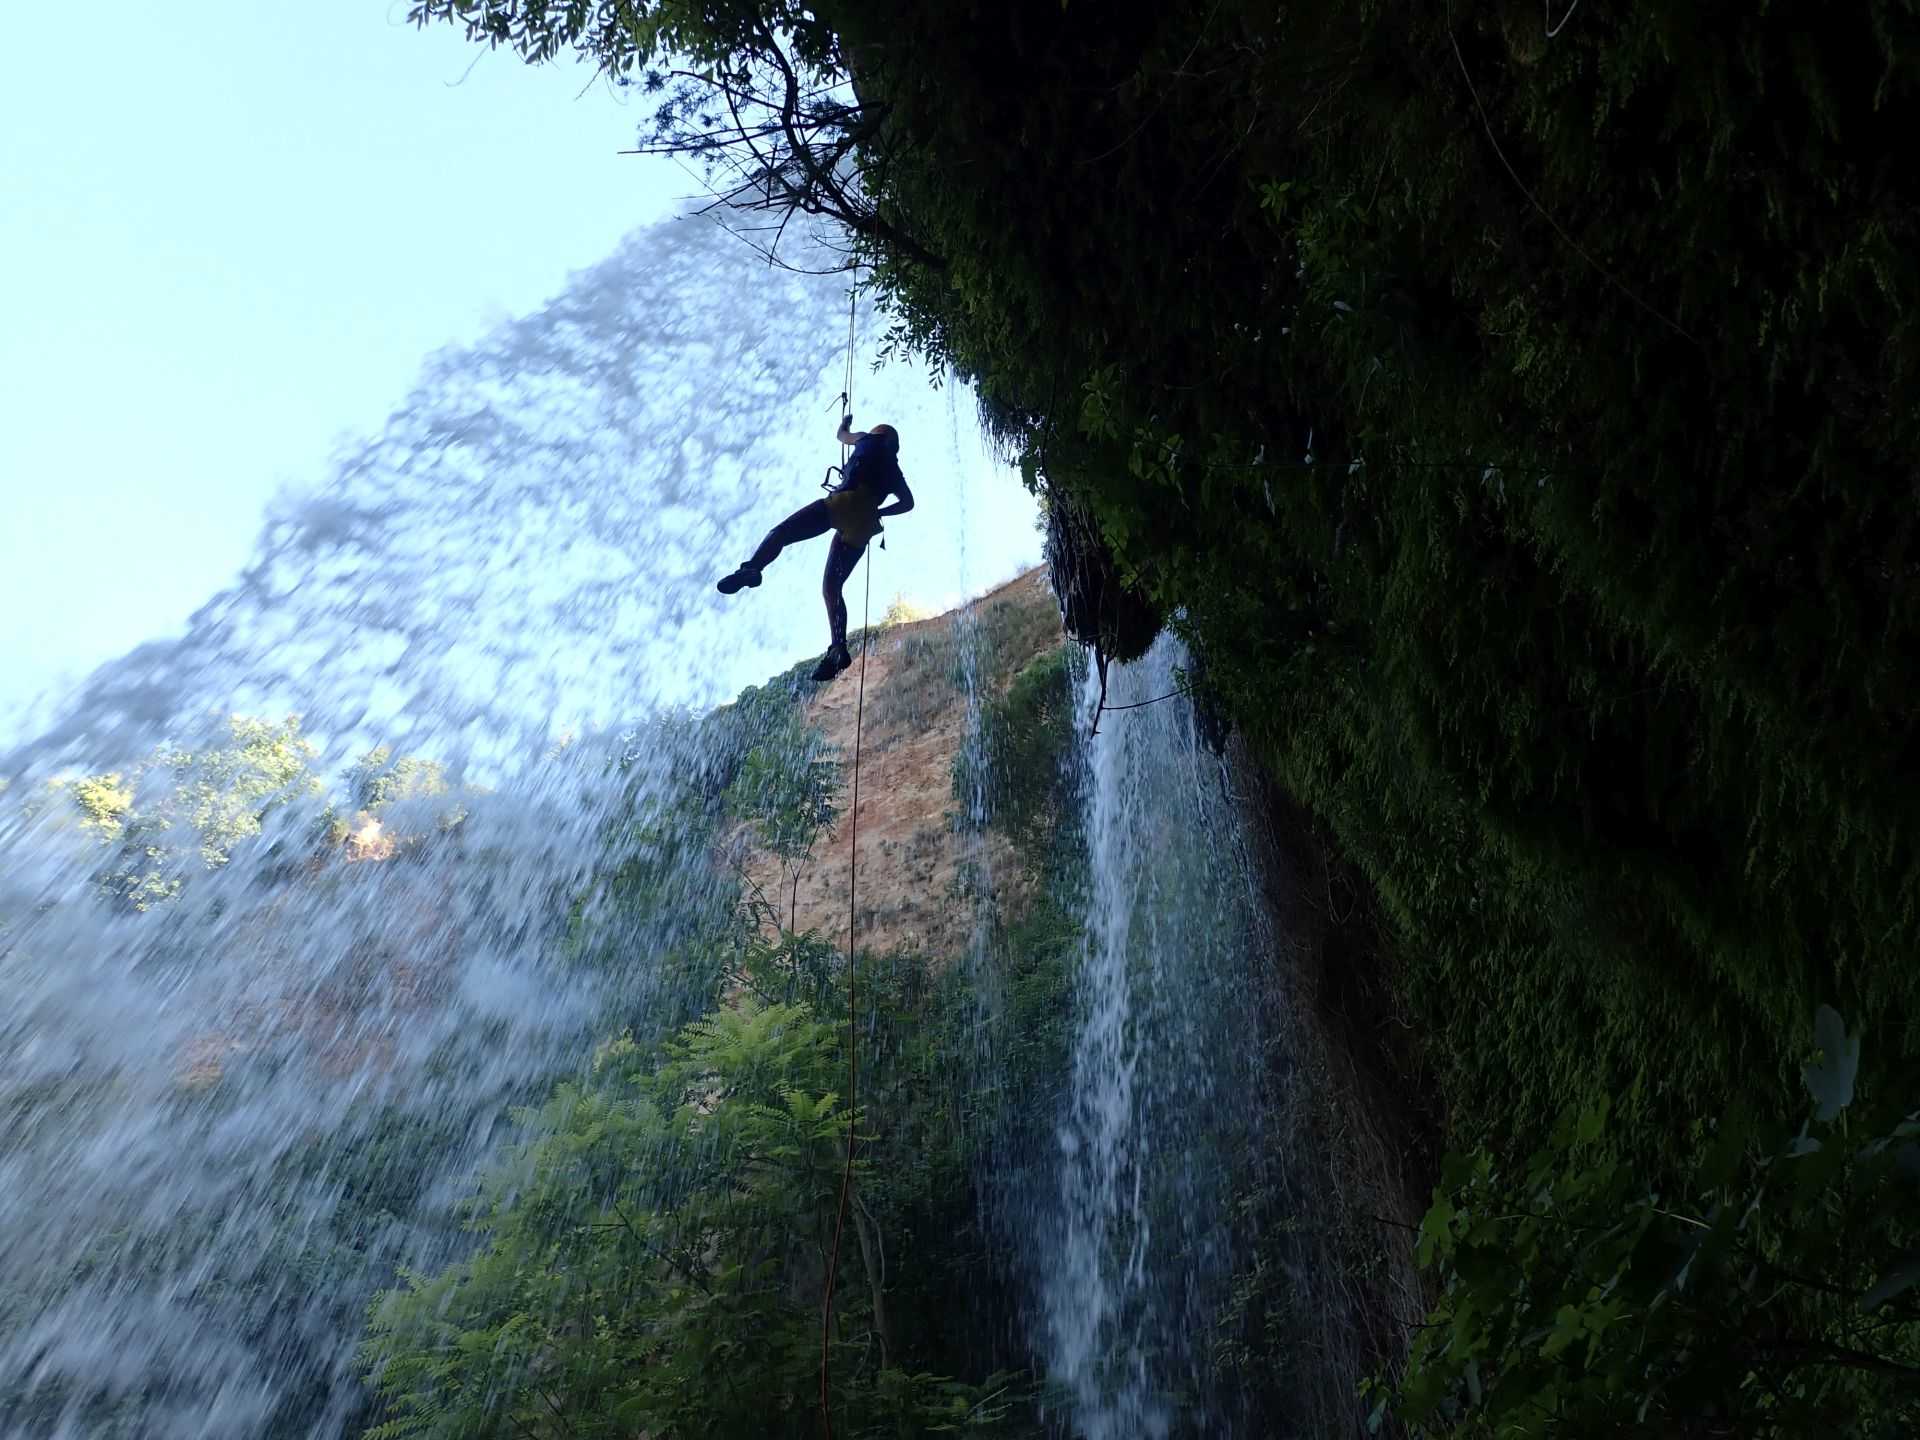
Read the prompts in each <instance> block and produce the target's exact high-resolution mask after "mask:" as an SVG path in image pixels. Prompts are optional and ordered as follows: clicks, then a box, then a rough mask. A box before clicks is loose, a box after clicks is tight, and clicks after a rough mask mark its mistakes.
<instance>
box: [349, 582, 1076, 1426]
mask: <svg viewBox="0 0 1920 1440" xmlns="http://www.w3.org/2000/svg"><path fill="white" fill-rule="evenodd" d="M1029 608H1031V607H1029ZM1007 623H1011V622H1007ZM1003 628H1004V626H1003ZM923 658H924V657H923ZM946 678H951V677H946ZM806 693H808V692H807V690H806V689H805V688H804V686H803V685H802V683H801V682H799V681H798V678H797V672H796V674H795V675H791V676H786V677H782V678H780V679H778V680H776V681H774V682H772V683H771V684H769V685H767V686H764V687H759V688H757V689H755V690H751V691H748V692H747V693H746V694H744V695H742V696H741V698H740V700H739V701H738V702H736V703H735V704H734V705H732V706H729V707H727V708H726V709H724V710H722V711H720V712H717V713H716V714H715V715H712V716H708V717H704V718H702V719H699V720H696V721H690V722H687V723H688V726H689V730H688V734H689V735H690V736H692V737H695V739H694V743H692V744H691V746H690V748H689V753H690V754H695V755H698V756H700V757H701V767H700V769H699V771H698V774H697V775H696V776H694V777H692V778H690V779H689V780H688V781H687V783H686V784H685V785H684V787H681V788H675V789H673V790H672V791H671V792H670V793H667V794H664V795H650V796H649V797H647V799H646V801H645V802H644V803H641V802H639V801H636V804H635V807H634V809H633V811H632V813H630V814H628V815H626V816H624V817H623V818H622V820H621V822H620V824H621V826H622V827H623V830H622V834H623V839H622V842H621V845H620V847H619V851H618V853H621V854H623V855H625V856H627V857H628V858H627V859H626V860H624V861H623V862H622V863H620V864H618V865H616V866H615V867H614V868H613V869H612V870H611V871H610V872H609V873H608V874H607V875H606V876H605V877H604V878H603V879H602V881H601V882H600V893H599V894H598V895H597V896H596V903H594V904H593V905H590V906H589V905H586V904H582V905H581V906H579V907H577V908H576V910H575V913H574V917H573V928H574V937H575V942H576V943H575V946H574V950H575V953H576V954H577V955H579V956H580V957H582V958H583V959H584V960H589V961H591V963H610V962H611V960H612V959H613V958H614V956H615V954H616V953H617V951H618V949H619V946H620V943H621V939H622V937H623V936H624V935H625V934H626V933H627V930H626V924H627V922H626V920H625V919H623V917H625V916H629V915H638V914H641V913H646V912H654V913H659V912H662V911H665V912H670V913H673V914H679V915H681V916H682V917H683V918H684V917H685V916H686V915H687V914H688V913H691V912H690V911H689V907H688V904H687V896H686V894H685V892H684V890H682V889H681V888H680V887H681V886H682V885H684V883H685V876H686V875H687V874H688V873H689V871H693V872H701V871H706V872H708V873H709V878H708V880H707V882H706V883H707V886H708V888H709V889H712V888H714V887H713V886H712V879H711V874H710V871H711V867H710V865H708V866H703V865H701V864H700V862H699V858H698V857H699V853H700V848H701V847H706V848H707V849H708V850H711V849H712V847H713V846H714V845H715V844H716V842H717V840H718V838H719V835H720V830H719V827H720V826H721V825H723V824H725V825H732V824H736V823H740V822H744V824H745V825H746V827H747V828H748V830H749V831H750V832H751V833H752V834H753V835H754V836H755V838H756V840H757V842H758V843H759V844H761V845H763V846H764V847H765V848H767V849H768V850H769V851H770V852H771V853H774V854H777V855H780V856H781V857H782V858H783V859H786V860H790V861H794V862H797V861H799V860H800V859H802V858H804V857H805V855H806V854H807V853H808V851H809V850H810V848H811V847H812V845H813V844H814V843H815V840H816V837H817V835H818V833H819V831H820V830H821V829H822V828H823V827H824V826H826V825H827V824H829V823H830V822H831V821H832V819H833V816H834V806H833V797H834V794H835V791H836V782H837V779H838V771H839V766H838V765H837V763H836V761H835V759H834V758H833V757H832V756H830V755H829V754H827V753H826V752H825V750H824V749H823V746H822V741H821V737H820V736H819V734H818V732H816V731H813V730H812V729H810V728H809V727H808V726H806V725H805V724H804V722H803V720H802V718H801V714H800V711H799V706H798V702H799V701H800V700H801V699H802V698H803V697H804V696H805V694H806ZM1065 694H1066V669H1065V663H1064V652H1062V651H1061V650H1060V649H1058V648H1057V647H1056V648H1055V649H1054V650H1053V651H1052V652H1051V653H1050V654H1049V655H1048V656H1046V657H1045V658H1044V659H1042V660H1041V661H1039V662H1036V664H1035V665H1034V666H1032V667H1031V668H1030V669H1029V670H1027V671H1025V672H1023V673H1022V674H1021V675H1020V677H1019V678H1018V679H1016V680H1015V682H1014V684H1013V687H1012V690H1011V692H1010V693H1009V695H1008V697H1007V698H1005V699H1003V700H1002V701H1000V702H998V703H997V704H996V705H995V706H994V707H993V708H992V710H991V713H990V716H989V717H988V720H987V722H986V724H987V729H988V732H989V733H993V734H999V733H1000V731H1001V727H1015V726H1025V725H1027V724H1028V721H1029V719H1030V718H1031V715H1033V714H1054V715H1063V714H1064V705H1063V704H1062V702H1063V701H1064V699H1065ZM946 703H947V704H949V705H958V704H960V703H961V701H960V697H959V696H958V695H957V694H956V693H955V692H954V690H953V689H952V688H951V687H949V689H948V691H947V695H946ZM653 739H654V741H655V743H656V745H666V746H672V745H673V744H675V743H676V742H675V741H674V740H673V739H671V738H670V737H667V736H664V735H661V736H655V737H653ZM1069 740H1070V735H1069V732H1068V730H1067V729H1066V727H1065V725H1064V723H1063V722H1062V723H1052V724H1048V725H1044V726H1041V727H1039V729H1038V730H1037V732H1036V733H1035V734H1034V735H1024V734H1023V735H1021V736H1020V737H1018V740H1017V742H1016V741H1015V739H1014V738H1013V737H1011V736H1008V737H1005V738H1003V740H1002V741H1001V743H1002V744H1003V745H1012V744H1015V743H1017V744H1018V745H1019V746H1020V747H1021V748H1022V750H1023V753H1029V754H1030V756H1031V759H1030V764H1031V765H1032V766H1033V767H1034V768H1035V770H1036V771H1037V772H1048V771H1050V772H1054V773H1060V774H1064V773H1065V772H1064V765H1065V760H1066V747H1067V745H1068V742H1069ZM958 783H960V781H959V777H958V776H956V784H958ZM1070 811H1071V807H1070V806H1061V807H1056V809H1055V811H1054V812H1053V813H1054V814H1055V815H1056V816H1057V815H1059V814H1062V813H1070ZM1019 833H1020V835H1021V837H1022V847H1023V856H1024V858H1025V860H1026V862H1027V863H1029V864H1032V865H1034V866H1036V867H1038V868H1041V869H1045V870H1047V871H1048V872H1050V873H1054V874H1056V875H1057V876H1064V875H1066V874H1068V873H1070V872H1075V871H1076V870H1077V869H1078V868H1083V867H1084V859H1083V858H1082V859H1080V860H1077V861H1076V860H1075V859H1074V856H1075V855H1076V854H1078V851H1077V850H1076V849H1075V847H1074V845H1073V844H1072V843H1070V841H1069V840H1067V839H1063V836H1062V833H1061V832H1060V830H1059V828H1058V827H1057V826H1054V825H1050V824H1047V823H1044V822H1043V820H1042V819H1041V818H1039V817H1035V818H1034V819H1032V820H1031V821H1030V822H1029V823H1027V824H1025V825H1023V826H1022V827H1020V832H1019ZM1066 883H1067V882H1066V881H1065V880H1064V879H1061V880H1060V883H1059V884H1058V885H1055V884H1048V885H1043V886H1042V887H1040V894H1039V896H1038V897H1037V898H1035V899H1034V900H1033V901H1031V902H1030V903H1029V904H1027V905H1025V906H1024V907H1023V908H1022V909H1021V910H1020V911H1019V912H1018V913H1016V914H997V915H995V916H993V917H992V923H993V926H994V929H995V937H994V941H993V943H992V944H991V945H990V946H989V947H988V950H989V954H988V955H987V957H986V958H985V959H984V960H983V961H981V962H980V963H981V964H983V965H985V966H986V967H987V968H988V969H989V970H990V971H991V974H988V975H980V974H976V973H973V972H971V971H970V970H969V968H968V966H967V965H965V964H963V963H960V962H961V959H962V957H957V956H930V955H919V954H895V953H887V954H863V955H862V956H861V957H860V963H859V967H858V970H857V974H856V973H853V972H850V971H849V968H848V966H847V965H846V963H845V959H844V957H843V956H842V955H840V954H839V953H838V952H837V951H836V950H835V949H834V948H833V946H832V945H831V944H830V943H829V942H828V941H826V940H823V939H822V938H820V937H818V936H816V935H814V934H812V933H801V934H795V933H794V932H793V931H792V930H791V929H790V928H787V927H786V926H785V925H783V923H782V921H783V919H784V918H785V917H783V916H782V915H780V914H779V913H778V910H777V909H776V908H774V907H770V906H769V905H767V904H766V903H764V901H761V900H758V899H756V897H755V896H753V895H752V894H750V893H742V892H741V890H740V889H739V887H737V886H728V887H719V889H720V894H721V895H723V896H724V897H725V901H724V903H723V904H722V903H711V902H710V903H708V904H707V905H706V906H705V907H704V908H702V909H700V910H699V911H698V912H697V920H695V921H693V922H689V923H687V924H685V925H682V926H680V927H678V928H679V929H680V930H682V931H683V932H684V942H683V944H682V945H681V946H680V947H679V948H677V949H676V950H674V951H672V952H671V953H669V954H666V955H663V956H659V957H658V961H659V964H660V967H661V969H662V970H663V972H666V973H670V974H671V975H673V976H675V977H677V978H676V979H675V981H674V982H673V983H674V984H676V985H678V986H680V987H681V990H680V993H681V994H683V995H684V996H685V998H686V999H687V1000H688V1001H689V1002H690V1003H692V1005H693V1006H694V1008H695V1018H692V1019H690V1020H687V1021H686V1022H685V1023H683V1024H680V1025H679V1026H678V1028H677V1029H675V1030H673V1031H671V1032H662V1031H661V1030H660V1028H659V1026H658V1024H657V1023H656V1024H655V1025H654V1026H653V1027H652V1029H651V1031H649V1032H648V1033H644V1034H643V1033H640V1032H638V1031H635V1030H629V1031H628V1032H627V1033H625V1034H623V1035H621V1036H620V1037H619V1038H618V1039H616V1040H613V1041H611V1042H609V1043H608V1044H606V1045H604V1046H603V1047H602V1048H601V1050H600V1052H599V1054H598V1056H597V1057H596V1058H595V1061H594V1064H593V1067H592V1069H591V1072H590V1073H588V1074H586V1075H584V1076H581V1077H578V1078H573V1079H568V1080H566V1081H564V1082H562V1083H561V1084H559V1085H558V1086H557V1088H556V1089H555V1090H554V1091H553V1093H552V1095H551V1096H550V1097H549V1098H548V1099H547V1100H546V1101H545V1103H543V1104H540V1105H535V1106H529V1107H527V1108H526V1109H524V1110H523V1111H522V1112H520V1114H519V1115H518V1117H517V1118H518V1120H519V1122H520V1124H521V1126H522V1127H523V1131H524V1133H525V1135H526V1137H527V1138H526V1140H525V1142H524V1144H523V1145H522V1146H521V1147H520V1148H519V1149H518V1150H517V1151H516V1152H515V1153H514V1154H513V1155H511V1156H509V1157H508V1158H506V1159H505V1160H503V1161H502V1162H501V1163H500V1164H499V1165H497V1166H496V1167H495V1168H494V1169H493V1170H492V1171H491V1172H490V1173H489V1174H488V1176H487V1177H486V1179H485V1181H484V1183H483V1186H482V1188H481V1191H480V1194H479V1196H478V1197H477V1199H476V1201H475V1202H474V1204H473V1205H472V1207H471V1213H470V1216H469V1225H470V1228H471V1230H472V1231H473V1233H474V1238H475V1244H476V1246H477V1248H475V1249H474V1250H473V1251H472V1253H471V1254H470V1255H469V1256H468V1258H466V1259H464V1260H461V1261H459V1262H458V1263H455V1264H453V1265H450V1266H448V1267H447V1268H445V1269H443V1270H440V1271H438V1272H437V1273H435V1274H432V1275H412V1276H408V1277H406V1278H405V1282H404V1284H403V1285H401V1286H400V1287H398V1288H395V1289H392V1290H390V1291H388V1292H387V1293H386V1294H384V1295H383V1296H382V1297H381V1298H380V1300H379V1301H378V1302H377V1303H376V1305H375V1307H374V1309H373V1312H372V1322H371V1327H370V1330H369V1333H368V1339H367V1342H366V1347H365V1360H366V1365H367V1371H368V1376H369V1379H370V1381H371V1382H372V1384H373V1385H374V1386H375V1387H376V1389H377V1390H378V1392H379V1394H380V1396H381V1399H382V1401H383V1403H384V1405H385V1407H386V1419H385V1420H384V1422H383V1423H381V1424H379V1425H378V1426H377V1427H375V1428H374V1429H372V1430H370V1431H369V1432H368V1433H369V1434H370V1435H371V1436H374V1437H382V1440H387V1437H391V1440H399V1437H403V1436H441V1437H453V1436H462V1437H480V1436H494V1435H498V1436H502V1437H505V1436H523V1437H548V1436H552V1437H562V1436H595V1435H604V1436H610V1437H611V1436H630V1435H634V1434H657V1435H674V1436H712V1437H725V1436H738V1437H743V1440H744V1437H759V1436H769V1435H796V1436H797V1435H809V1436H810V1435H813V1434H815V1433H817V1432H818V1428H819V1423H820V1422H819V1414H818V1405H819V1385H820V1379H819V1369H820V1363H821V1346H822V1318H821V1317H822V1309H823V1304H824V1301H825V1292H826V1286H827V1284H828V1277H829V1275H832V1276H833V1277H834V1279H835V1283H834V1289H833V1296H834V1299H833V1322H832V1327H831V1330H830V1332H828V1336H827V1346H828V1352H829V1358H830V1362H831V1363H830V1370H829V1374H830V1391H829V1397H828V1398H829V1403H830V1405H831V1410H832V1415H833V1422H834V1427H835V1433H837V1434H844V1435H850V1436H899V1437H906V1436H919V1435H925V1434H930V1433H946V1432H953V1433H966V1434H975V1435H980V1436H983V1437H985V1436H1008V1437H1011V1436H1035V1437H1038V1436H1039V1435H1041V1434H1044V1433H1045V1430H1044V1427H1043V1425H1042V1424H1041V1422H1040V1420H1039V1418H1038V1417H1037V1414H1036V1411H1035V1401H1036V1399H1037V1396H1036V1393H1035V1390H1034V1387H1033V1385H1032V1383H1031V1381H1030V1380H1029V1379H1028V1378H1027V1377H1025V1376H1024V1375H1023V1374H1021V1373H1020V1370H1021V1367H1022V1366H1023V1365H1024V1364H1025V1360H1026V1356H1025V1353H1024V1350H1023V1349H1022V1348H1021V1346H1020V1345H1019V1343H1018V1341H1017V1339H1016V1338H1015V1336H1014V1335H1012V1334H1011V1333H1010V1332H1009V1328H1008V1326H1007V1324H1006V1317H1007V1316H1008V1314H1009V1313H1011V1311H1012V1308H1013V1306H1012V1300H1011V1297H1010V1296H1009V1294H1008V1293H1007V1289H1006V1286H1007V1283H1008V1275H1007V1266H1006V1265H1005V1263H1004V1253H1005V1252H1004V1246H1003V1244H1001V1243H1000V1242H999V1241H997V1240H996V1238H995V1236H994V1235H993V1233H992V1229H993V1224H994V1220H993V1217H992V1215H991V1213H990V1209H989V1206H988V1204H987V1202H986V1199H985V1197H984V1196H983V1193H982V1186H981V1185H980V1183H979V1180H978V1177H979V1176H980V1175H981V1174H983V1173H984V1172H985V1171H986V1170H987V1168H988V1157H989V1156H1007V1155H1018V1154H1022V1153H1027V1152H1028V1151H1030V1150H1031V1149H1032V1147H1034V1146H1035V1145H1037V1144H1038V1143H1039V1137H1040V1134H1041V1132H1042V1130H1043V1129H1044V1127H1045V1126H1046V1124H1047V1122H1048V1118H1049V1117H1050V1116H1051V1114H1052V1113H1053V1111H1052V1108H1051V1103H1052V1099H1051V1097H1053V1096H1055V1095H1056V1094H1057V1091H1058V1086H1059V1084H1060V1077H1061V1074H1062V1072H1063V1068H1064V1064H1065V1033H1066V1014H1065V979H1066V973H1067V972H1066V966H1067V964H1068V962H1069V959H1070V957H1071V955H1072V953H1073V950H1074V947H1075V946H1076V945H1077V943H1078V929H1077V925H1076V924H1075V923H1074V922H1073V921H1072V920H1071V919H1070V918H1069V916H1068V912H1067V910H1066V908H1065V905H1064V903H1063V899H1062V897H1061V894H1060V893H1059V891H1060V888H1061V886H1063V885H1064V884H1066ZM850 986H852V987H853V988H852V993H851V995H850V993H849V987H850ZM983 994H989V995H991V996H993V997H994V999H993V1002H992V1003H991V1004H988V1005H983V1003H982V999H981V996H982V995H983ZM850 1001H851V1003H852V1006H853V1009H854V1013H855V1015H856V1016H857V1019H858V1029H857V1034H858V1044H859V1056H858V1058H859V1080H858V1092H857V1101H858V1105H857V1109H856V1108H855V1107H854V1105H853V1104H851V1103H850V1102H849V1098H848V1095H847V1087H848V1085H849V1082H850V1079H851V1076H850V1065H851V1062H852V1056H850V1055H849V1053H848V1050H847V1043H848V1038H849V1035H848V1030H847V1028H846V1017H847V1015H848V1010H849V1003H850ZM982 1054H991V1055H993V1056H994V1057H995V1060H994V1062H993V1064H992V1066H991V1068H990V1070H986V1071H983V1068H982V1061H981V1058H980V1057H981V1055H982ZM850 1128H851V1129H852V1130H854V1131H855V1133H856V1134H857V1136H858V1141H859V1145H858V1160H857V1163H856V1164H855V1166H854V1168H853V1171H852V1173H851V1179H850V1188H849V1191H848V1197H847V1206H846V1210H845V1215H846V1220H845V1228H844V1231H842V1232H841V1234H840V1246H839V1254H838V1265H837V1268H835V1267H834V1264H833V1260H834V1254H835V1234H836V1231H837V1230H839V1229H840V1224H841V1222H840V1214H841V1210H840V1198H841V1184H842V1177H843V1167H844V1165H845V1161H846V1156H847V1140H848V1132H849V1129H850Z"/></svg>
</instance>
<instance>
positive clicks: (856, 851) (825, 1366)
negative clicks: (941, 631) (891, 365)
mask: <svg viewBox="0 0 1920 1440" xmlns="http://www.w3.org/2000/svg"><path fill="white" fill-rule="evenodd" d="M855 295H856V292H855V291H853V290H849V291H848V292H847V388H846V389H845V390H843V391H841V392H840V403H841V404H842V405H843V406H844V407H846V412H845V413H850V412H851V410H852V407H853V317H854V303H855ZM847 448H848V447H847V446H846V445H845V444H844V443H842V445H841V446H840V464H841V466H842V467H844V466H845V465H846V462H847ZM828 473H829V474H831V473H832V471H831V470H829V472H828ZM885 548H886V542H885V541H882V542H881V549H883V550H884V549H885ZM860 563H861V564H862V566H864V567H865V569H866V579H865V593H864V594H863V595H862V596H861V599H860V688H859V691H858V693H857V695H856V697H855V700H854V706H853V805H852V810H851V812H850V815H851V819H850V821H849V824H848V835H847V1159H846V1164H845V1166H843V1167H842V1169H841V1172H840V1203H839V1207H838V1209H837V1211H836V1212H835V1215H834V1221H833V1249H832V1251H831V1253H830V1254H829V1256H828V1259H827V1285H826V1296H825V1298H824V1299H823V1300H822V1301H821V1305H820V1430H821V1433H822V1434H823V1435H824V1436H825V1437H826V1440H833V1409H832V1403H831V1399H830V1394H829V1388H828V1377H829V1375H830V1373H831V1368H832V1360H831V1350H830V1346H831V1340H832V1333H833V1289H834V1284H835V1282H836V1281H837V1280H838V1278H839V1275H840V1240H841V1237H842V1235H843V1234H844V1233H845V1231H846V1228H847V1201H848V1199H849V1198H850V1197H851V1195H852V1193H853V1157H854V1144H855V1134H854V1127H855V1125H856V1123H857V1118H858V1115H859V1094H860V1051H859V1034H860V1029H859V1027H860V1016H859V1012H858V1010H857V1009H856V1008H855V1005H854V982H855V980H856V978H857V972H858V968H859V967H858V962H857V961H856V960H855V958H854V957H855V953H856V952H855V950H854V943H853V942H854V923H855V918H856V915H857V909H856V907H857V904H858V900H857V897H858V895H859V884H858V881H859V866H860V735H861V727H862V726H863V725H864V724H865V722H866V712H867V645H868V635H867V624H868V618H869V616H870V615H871V613H872V608H873V562H872V558H871V557H870V556H869V555H868V554H866V553H865V552H864V551H863V552H862V553H861V556H860Z"/></svg>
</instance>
